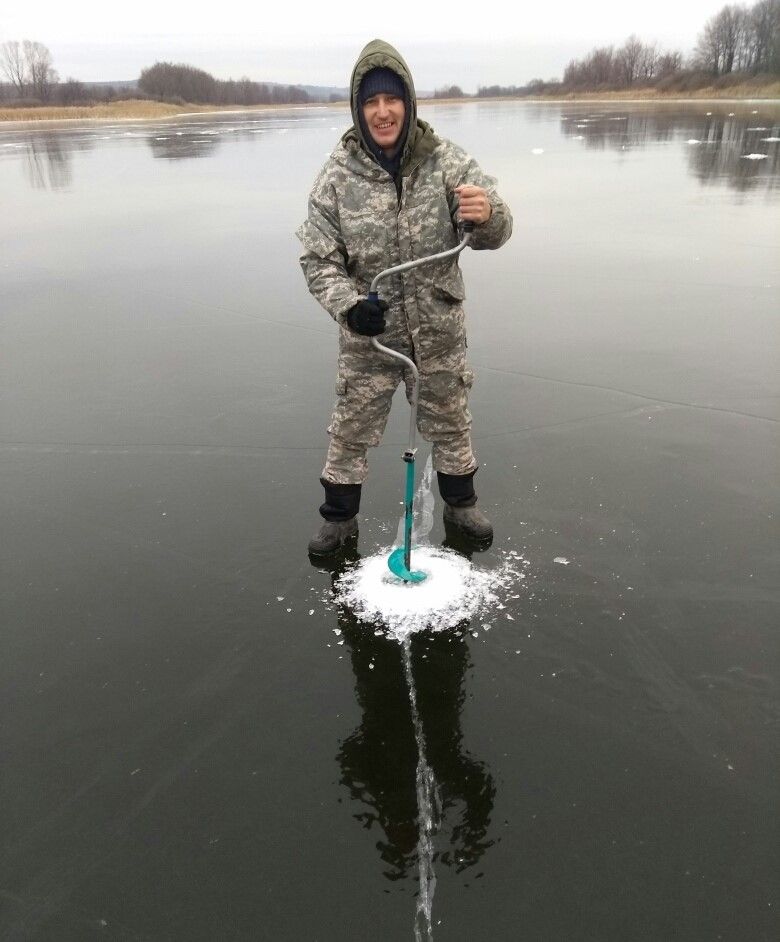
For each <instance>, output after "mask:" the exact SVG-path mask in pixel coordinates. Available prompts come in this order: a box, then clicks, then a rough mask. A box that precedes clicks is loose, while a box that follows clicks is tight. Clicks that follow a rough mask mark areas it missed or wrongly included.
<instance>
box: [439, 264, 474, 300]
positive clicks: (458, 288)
mask: <svg viewBox="0 0 780 942" xmlns="http://www.w3.org/2000/svg"><path fill="white" fill-rule="evenodd" d="M433 293H434V294H435V295H436V296H437V297H440V298H443V299H444V300H446V301H450V302H452V303H460V302H461V301H464V300H465V299H466V288H465V286H464V284H463V276H462V275H461V273H460V269H457V268H456V269H455V270H454V271H448V272H444V273H442V274H436V275H434V276H433Z"/></svg>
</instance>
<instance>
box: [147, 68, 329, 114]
mask: <svg viewBox="0 0 780 942" xmlns="http://www.w3.org/2000/svg"><path fill="white" fill-rule="evenodd" d="M138 87H139V88H140V89H141V91H142V92H144V94H146V95H148V96H149V97H150V98H154V99H157V100H158V101H167V102H172V103H173V104H184V103H187V102H190V103H194V104H200V105H271V104H274V105H288V104H305V103H306V102H308V101H311V96H310V95H309V94H308V92H306V91H304V89H302V88H299V87H297V86H295V85H264V84H262V83H261V82H253V81H252V80H251V79H249V78H241V79H239V80H238V81H235V80H234V79H227V80H223V79H215V78H214V76H213V75H210V74H209V73H208V72H204V71H203V69H196V68H195V67H194V66H191V65H181V64H178V65H175V64H174V63H172V62H155V64H154V65H152V66H150V67H149V68H148V69H144V70H143V72H141V77H140V78H139V79H138Z"/></svg>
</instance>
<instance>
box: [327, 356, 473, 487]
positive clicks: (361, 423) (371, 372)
mask: <svg viewBox="0 0 780 942" xmlns="http://www.w3.org/2000/svg"><path fill="white" fill-rule="evenodd" d="M401 352H402V353H406V354H407V356H408V355H410V354H409V352H408V351H406V350H402V351H401ZM407 374H409V375H407ZM473 378H474V374H473V373H472V372H471V370H470V369H469V368H468V367H467V366H466V355H465V349H464V348H463V347H462V346H460V347H457V348H455V349H454V350H451V351H448V352H447V353H445V354H442V355H439V356H436V357H433V358H429V359H427V360H426V362H425V364H424V365H423V366H422V367H421V368H420V393H419V402H418V409H417V429H418V431H419V432H420V435H422V437H423V438H424V439H425V440H426V441H428V442H431V444H432V458H433V467H434V470H436V471H443V472H444V473H445V474H469V473H470V472H471V471H474V469H475V468H476V467H477V462H476V460H475V458H474V452H473V451H472V448H471V413H470V412H469V409H468V393H469V389H470V388H471V384H472V382H473ZM401 380H403V381H404V383H405V385H406V396H407V399H409V397H410V394H411V373H410V372H409V371H408V370H404V367H403V364H401V363H399V362H398V361H396V360H392V359H391V358H390V357H388V356H383V355H382V354H380V353H378V352H373V351H371V352H370V353H369V352H367V353H366V354H365V355H363V354H356V353H342V354H341V356H340V357H339V370H338V379H337V381H336V394H337V397H338V398H337V399H336V405H335V407H334V410H333V418H332V419H331V424H330V426H329V428H328V432H329V433H330V445H329V447H328V455H327V458H326V460H325V467H324V468H323V470H322V477H323V478H324V479H325V480H327V481H330V482H331V483H333V484H362V483H363V481H365V479H366V476H367V474H368V461H367V459H366V451H367V449H368V448H373V447H376V446H377V445H378V444H379V443H380V441H381V439H382V435H383V433H384V430H385V425H386V424H387V418H388V416H389V414H390V406H391V403H392V398H393V393H394V392H395V390H396V388H397V387H398V384H399V383H400V382H401Z"/></svg>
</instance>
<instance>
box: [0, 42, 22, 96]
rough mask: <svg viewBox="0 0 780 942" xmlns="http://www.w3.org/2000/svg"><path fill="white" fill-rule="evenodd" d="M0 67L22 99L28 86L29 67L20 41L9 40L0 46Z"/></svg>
mask: <svg viewBox="0 0 780 942" xmlns="http://www.w3.org/2000/svg"><path fill="white" fill-rule="evenodd" d="M0 66H2V69H3V72H4V74H5V76H6V77H7V79H8V81H9V82H10V83H11V85H13V87H14V88H15V89H16V90H17V91H18V93H19V95H20V97H21V96H23V95H24V90H25V88H26V86H27V67H26V64H25V61H24V53H23V52H22V44H21V43H20V42H19V40H18V39H9V40H8V41H7V42H4V43H3V44H2V46H0Z"/></svg>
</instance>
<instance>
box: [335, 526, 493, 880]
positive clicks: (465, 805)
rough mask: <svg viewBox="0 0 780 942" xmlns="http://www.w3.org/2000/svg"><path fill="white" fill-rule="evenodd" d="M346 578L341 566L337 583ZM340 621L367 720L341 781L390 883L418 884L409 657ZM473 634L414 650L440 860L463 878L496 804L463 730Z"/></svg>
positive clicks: (352, 741) (418, 637)
mask: <svg viewBox="0 0 780 942" xmlns="http://www.w3.org/2000/svg"><path fill="white" fill-rule="evenodd" d="M445 545H446V543H445ZM348 556H349V557H351V559H347V560H344V562H342V567H343V565H344V563H346V562H349V561H352V562H356V561H357V559H358V558H359V557H358V556H357V553H356V551H355V550H354V549H353V550H352V551H351V552H350V553H349V554H348ZM340 571H341V567H338V566H337V567H336V570H335V572H334V579H335V578H338V575H339V574H340ZM338 620H339V627H340V629H341V632H342V636H343V638H344V642H345V645H346V647H348V649H349V652H350V655H351V659H352V669H353V671H354V673H355V695H356V698H357V702H358V704H359V705H360V707H361V709H362V711H363V718H362V720H361V723H360V725H359V726H358V727H357V728H356V729H355V731H354V732H353V733H352V735H351V736H349V737H347V739H345V740H344V741H343V742H342V743H341V746H340V748H339V751H338V754H337V759H338V763H339V766H340V767H341V781H342V783H343V784H344V785H345V786H346V787H347V788H348V789H349V792H350V795H351V796H352V798H353V800H354V801H356V802H357V803H359V805H361V806H362V808H361V810H360V811H358V812H356V813H355V815H354V817H355V818H356V819H357V820H358V821H360V822H361V823H362V824H363V826H364V827H365V828H367V829H373V828H377V832H376V833H377V841H376V846H377V849H378V851H379V854H380V857H381V858H382V861H383V862H384V864H385V869H384V874H385V876H386V877H387V878H388V879H390V880H399V879H402V878H404V877H407V876H409V875H413V874H414V873H415V872H416V869H417V863H418V861H417V840H418V806H417V792H416V774H417V767H418V757H419V753H418V744H417V742H416V740H415V730H414V724H413V721H412V713H411V707H410V696H409V688H408V685H407V681H406V675H405V667H404V652H403V648H402V645H401V644H400V643H399V642H398V641H396V640H393V639H390V638H388V637H386V636H385V634H384V633H383V632H382V631H381V630H380V629H379V628H378V627H377V628H375V627H372V626H370V625H366V624H364V623H362V622H359V621H358V620H357V618H356V617H355V616H354V615H353V614H352V612H351V611H349V610H348V609H346V608H343V607H342V608H341V610H340V612H339V617H338ZM467 628H468V623H464V624H462V625H461V626H459V628H457V629H452V630H448V631H442V632H430V631H428V632H420V633H417V634H415V635H413V636H412V638H411V642H410V646H409V651H410V662H411V671H412V677H413V681H414V685H415V691H416V698H417V711H418V716H419V720H420V726H421V731H422V733H423V736H424V740H425V754H426V758H427V762H428V765H429V766H430V768H431V770H432V771H433V775H434V778H435V782H436V785H435V789H434V791H435V794H437V795H438V797H439V800H440V808H439V809H438V814H437V815H435V816H434V826H435V829H436V832H437V833H438V836H434V849H435V851H436V852H435V854H434V858H433V860H434V862H435V863H442V864H445V865H446V866H451V867H453V868H455V869H456V870H457V871H461V870H464V869H465V868H466V867H470V866H472V865H473V864H475V863H476V862H477V861H478V860H479V859H480V857H481V856H482V854H483V853H484V852H485V851H486V850H487V848H488V847H490V845H491V844H492V841H491V840H489V839H488V837H487V833H488V827H489V824H490V815H491V812H492V810H493V801H494V796H495V785H494V783H493V779H492V778H491V776H490V773H489V771H488V769H487V767H486V766H485V764H484V763H483V762H480V761H478V760H477V759H475V758H474V757H472V756H471V755H469V753H468V752H467V750H466V749H465V748H464V743H463V733H462V731H461V727H460V721H461V710H462V707H463V703H464V700H465V689H464V688H465V677H466V672H467V669H468V667H469V666H470V659H469V651H468V646H467V644H466V643H465V640H464V639H465V638H466V637H467V636H468V635H467V631H466V629H467ZM436 818H438V821H437V820H436Z"/></svg>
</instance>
